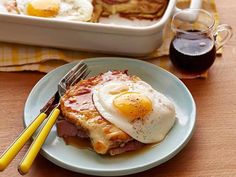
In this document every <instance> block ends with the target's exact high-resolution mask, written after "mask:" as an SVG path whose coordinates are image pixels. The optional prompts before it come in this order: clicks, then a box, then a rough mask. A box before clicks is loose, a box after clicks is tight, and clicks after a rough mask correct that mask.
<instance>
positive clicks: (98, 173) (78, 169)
mask: <svg viewBox="0 0 236 177" xmlns="http://www.w3.org/2000/svg"><path fill="white" fill-rule="evenodd" d="M106 60H109V61H110V60H119V61H120V60H123V61H129V62H135V63H136V62H137V63H140V64H145V65H147V66H148V67H152V68H155V70H156V69H158V70H159V71H161V72H162V73H165V74H167V75H168V76H169V77H172V79H174V80H176V81H177V82H179V84H181V86H182V87H183V88H184V91H185V92H186V93H187V95H188V96H189V98H190V100H191V104H192V110H191V113H192V114H191V119H190V120H191V122H190V128H189V130H188V131H187V133H186V134H185V136H184V138H183V140H182V141H181V143H179V145H178V146H176V147H175V148H174V149H172V151H170V152H169V153H168V155H167V156H164V157H163V158H161V159H160V160H153V161H151V162H149V163H146V164H145V165H139V166H135V167H127V168H122V169H116V170H114V169H106V171H104V170H102V169H95V168H84V167H83V168H81V167H78V166H75V165H73V164H67V163H64V162H63V161H60V160H58V159H56V158H55V157H54V156H51V155H50V153H47V151H46V150H45V149H43V148H41V150H40V154H41V155H43V156H44V157H45V158H46V159H48V160H49V161H51V162H53V163H54V164H55V165H58V166H60V167H62V168H64V169H67V170H71V171H74V172H78V173H83V174H88V175H94V174H93V173H96V176H117V175H120V176H123V175H129V174H134V173H138V172H142V171H145V170H148V169H150V168H153V167H155V166H158V165H160V164H162V163H164V162H166V161H168V160H169V159H171V158H173V157H174V156H175V155H176V154H178V153H179V152H180V151H181V150H182V149H183V147H185V145H186V144H187V143H188V142H189V140H190V139H191V137H192V135H193V133H194V130H195V126H196V103H195V101H194V99H193V96H192V94H191V92H190V91H189V90H188V88H187V87H186V85H185V84H184V83H183V82H182V81H181V80H180V79H179V78H178V77H176V76H175V75H174V74H172V73H171V72H169V71H167V70H165V69H163V68H161V67H159V66H157V65H154V64H152V63H149V62H147V61H143V60H139V59H133V58H126V57H93V58H86V59H84V62H85V63H86V62H92V63H93V62H101V61H103V62H104V61H106ZM79 61H81V59H80V60H76V61H73V62H70V63H67V64H64V65H62V66H59V67H57V68H55V69H53V70H52V71H50V72H49V73H46V75H44V76H43V77H42V78H40V79H39V80H38V81H37V83H36V84H35V85H34V87H33V88H32V89H31V91H30V93H29V95H28V97H27V100H26V102H25V105H24V116H23V124H24V127H26V122H25V120H26V119H25V117H26V111H27V110H26V109H27V105H28V104H29V102H30V98H31V97H32V95H33V94H34V93H35V92H36V90H37V87H38V86H39V85H40V84H41V82H42V80H45V79H48V77H50V76H51V75H52V74H53V73H54V72H56V71H57V70H60V69H62V68H64V67H70V65H71V67H73V66H74V65H75V64H76V63H78V62H79ZM101 63H102V62H101Z"/></svg>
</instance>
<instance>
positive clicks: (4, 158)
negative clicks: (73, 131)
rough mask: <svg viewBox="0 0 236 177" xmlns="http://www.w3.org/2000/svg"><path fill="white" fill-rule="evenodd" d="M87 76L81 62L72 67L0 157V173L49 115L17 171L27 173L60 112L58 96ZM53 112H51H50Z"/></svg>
mask: <svg viewBox="0 0 236 177" xmlns="http://www.w3.org/2000/svg"><path fill="white" fill-rule="evenodd" d="M88 74H89V71H88V67H87V65H86V64H85V63H83V62H82V61H81V62H79V63H78V64H77V65H76V66H74V67H73V68H72V69H71V70H70V71H69V72H68V73H67V74H66V75H65V76H64V77H63V78H62V79H61V80H60V82H59V83H58V91H57V92H56V93H55V94H54V96H53V97H52V98H51V99H50V100H49V101H48V103H47V104H46V105H45V106H44V107H43V109H42V110H41V111H40V112H41V113H40V114H39V115H38V116H37V117H36V118H35V119H34V121H33V122H32V123H31V124H30V125H29V126H28V127H27V128H26V129H25V130H24V131H23V132H22V133H21V134H20V135H19V136H18V137H17V138H16V140H15V141H14V142H13V143H12V144H11V145H10V146H9V148H8V149H7V150H6V151H5V152H4V153H3V154H2V155H1V157H0V171H3V170H4V169H5V168H6V167H7V166H8V165H9V163H10V162H11V161H12V160H13V159H14V157H15V156H16V155H17V154H18V152H19V151H20V150H21V148H22V147H23V146H24V144H25V143H26V142H27V141H28V140H29V138H30V137H31V136H32V135H33V133H34V132H35V131H36V130H37V128H38V127H39V126H40V125H41V124H42V122H43V121H44V120H45V119H46V118H47V117H48V115H49V114H50V112H51V114H50V116H49V118H48V121H47V122H46V124H45V126H44V127H43V128H42V129H41V131H40V133H39V134H38V135H37V137H36V138H35V140H34V142H33V143H32V145H31V146H30V149H29V150H28V151H27V153H26V155H25V157H24V159H23V160H22V162H21V164H20V165H19V171H20V172H21V173H22V174H24V173H27V172H28V170H29V168H30V166H31V164H32V163H33V160H34V159H35V157H36V155H37V154H38V151H39V150H40V148H41V146H42V144H43V143H44V141H45V139H46V137H47V135H48V134H49V132H50V130H51V128H52V126H53V124H54V123H55V121H56V118H57V117H58V115H59V113H60V110H59V109H58V106H59V100H60V96H62V95H64V93H65V91H66V89H68V88H69V87H70V86H72V85H74V84H75V83H77V82H78V81H79V80H81V79H83V78H85V77H86V76H87V75H88ZM52 110H53V111H52Z"/></svg>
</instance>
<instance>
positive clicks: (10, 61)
mask: <svg viewBox="0 0 236 177" xmlns="http://www.w3.org/2000/svg"><path fill="white" fill-rule="evenodd" d="M189 3H190V1H189V0H179V1H178V3H177V6H178V7H179V8H187V7H189ZM202 8H203V9H206V10H207V11H209V12H211V13H212V14H213V15H214V17H215V20H216V24H219V15H218V12H217V10H216V6H215V1H214V0H203V4H202ZM170 29H171V28H170V23H167V24H166V26H165V30H164V35H163V39H164V42H163V44H162V46H161V47H160V48H159V49H157V50H156V51H154V52H153V53H152V54H150V55H148V56H146V57H142V58H139V59H145V60H146V61H149V62H151V63H154V64H156V65H158V66H160V67H162V68H164V69H166V70H168V71H170V72H172V73H173V74H175V75H176V76H178V77H179V78H196V77H207V72H206V73H203V74H202V75H199V76H190V75H183V74H181V73H179V72H178V71H177V70H175V68H174V67H173V66H172V64H171V62H170V60H169V58H168V51H169V45H170V41H171V39H172V37H173V34H172V32H171V30H170ZM221 53H222V50H220V51H218V54H221ZM101 56H111V55H103V54H96V53H88V52H79V51H71V50H62V49H53V48H45V47H35V46H28V45H21V44H11V43H4V42H0V71H9V72H10V71H40V72H45V73H47V72H49V71H51V70H52V69H55V68H56V67H58V66H60V65H63V64H65V63H68V62H71V61H74V60H78V59H86V58H92V57H101ZM112 56H113V57H115V56H114V55H112Z"/></svg>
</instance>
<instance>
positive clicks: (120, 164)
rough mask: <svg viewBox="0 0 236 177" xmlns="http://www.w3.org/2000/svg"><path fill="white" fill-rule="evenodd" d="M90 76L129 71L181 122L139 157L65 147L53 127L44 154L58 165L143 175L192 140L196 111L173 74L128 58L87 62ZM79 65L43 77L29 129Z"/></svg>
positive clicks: (32, 101) (30, 102) (28, 112)
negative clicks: (173, 108)
mask: <svg viewBox="0 0 236 177" xmlns="http://www.w3.org/2000/svg"><path fill="white" fill-rule="evenodd" d="M85 62H86V63H87V64H88V66H89V69H90V70H91V71H92V72H91V73H90V75H96V74H99V73H101V72H106V71H108V70H113V69H116V70H125V69H128V71H129V73H130V74H135V75H137V76H139V77H140V78H141V79H143V80H144V81H146V82H147V83H149V84H151V85H152V86H153V87H154V88H155V89H156V90H158V91H160V92H161V93H163V94H165V95H166V96H167V97H168V98H170V99H171V100H172V101H173V102H174V104H175V106H176V109H177V121H176V123H175V125H174V127H173V128H172V129H171V131H170V132H169V134H168V135H167V137H166V138H165V139H164V140H163V141H162V142H161V143H160V144H158V145H156V146H154V147H151V148H149V149H147V150H145V151H142V152H141V153H137V154H135V155H130V156H129V155H118V156H114V157H108V156H101V155H98V154H96V153H94V152H92V151H89V150H86V149H78V148H75V147H73V146H69V145H65V143H64V141H63V140H62V139H61V138H59V137H57V135H56V128H55V126H54V127H53V129H52V131H51V132H50V134H49V136H48V138H47V140H46V142H45V143H44V145H43V147H42V150H41V154H42V155H43V156H44V157H46V158H47V159H48V160H50V161H52V162H53V163H55V164H56V165H58V166H60V167H63V168H66V169H69V170H72V171H75V172H79V173H85V174H90V175H95V174H96V175H99V176H117V175H127V174H133V173H137V172H141V171H144V170H147V169H150V168H152V167H155V166H157V165H159V164H161V163H163V162H165V161H167V160H169V159H170V158H172V157H173V156H174V155H176V154H177V153H178V152H179V151H180V150H181V149H182V148H183V147H184V145H186V143H187V142H188V140H189V139H190V138H191V135H192V133H193V129H194V125H195V116H196V107H195V103H194V100H193V98H192V96H191V94H190V92H189V91H188V89H187V88H186V86H185V85H184V84H183V83H182V82H181V81H180V80H179V79H178V78H176V77H175V76H174V75H172V74H170V73H169V72H167V71H165V70H163V69H161V68H159V67H156V66H154V65H152V64H149V63H147V62H144V61H140V60H134V59H127V58H114V57H107V58H94V59H88V60H85ZM74 65H75V63H69V64H66V65H64V66H61V67H59V68H57V69H55V70H53V71H52V72H50V73H48V74H47V75H46V76H45V77H43V78H42V79H41V80H40V81H39V82H38V83H37V84H36V85H35V87H34V88H33V90H32V91H31V93H30V95H29V97H28V99H27V101H26V104H25V112H24V123H25V125H26V126H28V125H29V124H30V122H31V121H32V120H33V119H34V118H35V117H36V116H37V115H38V113H39V110H40V109H41V108H42V107H43V106H44V104H45V103H46V102H47V101H48V99H49V98H50V97H51V96H52V95H53V93H54V92H55V91H56V88H57V83H58V81H59V80H60V78H61V77H62V76H63V75H64V74H65V73H66V72H67V71H68V70H69V69H70V68H71V67H72V66H74Z"/></svg>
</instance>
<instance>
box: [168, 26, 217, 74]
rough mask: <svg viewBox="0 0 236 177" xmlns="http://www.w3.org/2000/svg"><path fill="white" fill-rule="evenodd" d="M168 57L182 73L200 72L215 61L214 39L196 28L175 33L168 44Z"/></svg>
mask: <svg viewBox="0 0 236 177" xmlns="http://www.w3.org/2000/svg"><path fill="white" fill-rule="evenodd" d="M169 53H170V59H171V61H172V63H173V65H174V66H175V67H176V68H178V69H179V70H180V71H182V72H184V73H202V72H204V71H206V70H207V69H208V68H210V66H211V65H212V64H213V63H214V61H215V56H216V48H215V45H214V41H213V40H212V39H211V38H210V37H209V36H207V35H206V34H203V33H199V31H197V30H189V31H188V33H181V34H177V35H176V37H175V38H174V39H173V40H172V41H171V44H170V51H169Z"/></svg>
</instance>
